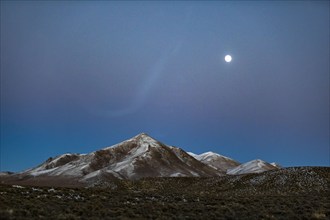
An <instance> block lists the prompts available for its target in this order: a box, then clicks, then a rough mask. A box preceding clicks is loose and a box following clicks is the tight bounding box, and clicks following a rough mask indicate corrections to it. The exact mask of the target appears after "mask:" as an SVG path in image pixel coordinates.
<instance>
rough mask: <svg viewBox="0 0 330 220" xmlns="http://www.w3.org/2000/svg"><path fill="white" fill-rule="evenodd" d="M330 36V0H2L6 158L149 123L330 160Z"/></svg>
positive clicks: (27, 156)
mask: <svg viewBox="0 0 330 220" xmlns="http://www.w3.org/2000/svg"><path fill="white" fill-rule="evenodd" d="M329 37H330V36H329V2H327V1H323V2H314V1H293V2H271V1H261V2H252V1H249V2H227V1H222V2H214V1H211V2H196V1H193V2H149V1H147V2H116V1H114V2H107V1H101V2H93V1H84V2H80V1H73V2H65V1H60V2H52V1H46V2H39V1H37V2H28V1H21V2H19V1H14V2H6V1H1V163H0V164H1V166H0V170H1V171H5V170H10V171H21V170H24V169H27V168H30V167H33V166H36V165H38V164H40V163H41V162H43V161H44V160H46V159H47V158H48V157H50V156H56V155H59V154H63V153H67V152H72V153H88V152H91V151H94V150H97V149H100V148H103V147H106V146H110V145H113V144H116V143H118V142H120V141H123V140H125V139H128V138H131V137H132V136H135V135H136V134H138V133H141V132H146V133H148V134H149V135H151V136H152V137H154V138H156V139H158V140H160V141H162V142H164V143H166V144H169V145H175V146H179V147H181V148H183V149H184V150H186V151H192V152H194V153H203V152H205V151H214V152H217V153H219V154H222V155H225V156H229V157H231V158H233V159H236V160H238V161H240V162H247V161H249V160H252V159H257V158H260V159H263V160H266V161H269V162H273V161H276V162H278V163H279V164H281V165H283V166H301V165H308V166H309V165H312V166H329V165H330V162H329V160H330V159H329V158H330V152H329V60H330V59H329ZM226 54H231V55H232V57H233V61H232V62H231V63H226V62H225V61H224V56H225V55H226Z"/></svg>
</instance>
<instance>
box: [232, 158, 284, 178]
mask: <svg viewBox="0 0 330 220" xmlns="http://www.w3.org/2000/svg"><path fill="white" fill-rule="evenodd" d="M276 169H278V167H276V166H273V165H271V164H270V163H267V162H265V161H263V160H259V159H257V160H251V161H249V162H246V163H244V164H241V165H239V166H237V167H235V168H232V169H229V170H228V171H227V174H229V175H238V174H246V173H261V172H264V171H269V170H276Z"/></svg>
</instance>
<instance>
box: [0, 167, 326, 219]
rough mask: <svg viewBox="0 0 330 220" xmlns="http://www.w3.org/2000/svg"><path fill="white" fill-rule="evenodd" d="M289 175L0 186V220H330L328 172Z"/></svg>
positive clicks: (312, 170) (293, 173) (311, 170)
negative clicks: (84, 184) (58, 185)
mask: <svg viewBox="0 0 330 220" xmlns="http://www.w3.org/2000/svg"><path fill="white" fill-rule="evenodd" d="M293 171H294V170H293ZM293 171H292V170H291V171H290V172H288V171H285V172H284V171H283V172H282V173H281V172H269V173H267V174H250V175H243V176H232V177H214V178H193V177H189V178H184V177H173V178H146V179H141V180H137V181H130V180H120V181H118V182H115V183H113V184H109V185H106V184H105V185H104V184H103V185H102V184H101V185H99V186H94V187H88V188H86V187H80V188H64V187H41V186H39V187H37V186H19V185H0V218H1V219H132V218H134V219H136V218H138V219H330V199H329V195H330V194H329V189H328V185H329V168H318V169H314V168H311V169H305V170H304V171H303V172H302V171H294V172H293ZM283 173H285V174H283ZM288 173H290V175H289V174H288ZM297 173H299V175H298V174H297ZM298 177H299V178H298ZM302 180H304V181H302Z"/></svg>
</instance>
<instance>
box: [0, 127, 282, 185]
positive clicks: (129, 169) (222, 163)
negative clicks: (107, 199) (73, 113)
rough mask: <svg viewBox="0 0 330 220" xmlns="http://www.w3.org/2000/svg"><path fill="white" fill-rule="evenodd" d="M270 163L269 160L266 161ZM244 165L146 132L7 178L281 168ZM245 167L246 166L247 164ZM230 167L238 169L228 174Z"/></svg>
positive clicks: (90, 179)
mask: <svg viewBox="0 0 330 220" xmlns="http://www.w3.org/2000/svg"><path fill="white" fill-rule="evenodd" d="M265 164H266V162H265ZM240 165H241V164H240V163H239V162H237V161H235V160H233V159H231V158H228V157H225V156H222V155H220V154H217V153H213V152H206V153H203V154H200V155H196V154H193V153H187V152H186V151H184V150H183V149H181V148H179V147H175V146H169V145H166V144H164V143H162V142H160V141H158V140H156V139H154V138H152V137H151V136H149V135H148V134H146V133H140V134H138V135H136V136H134V137H132V138H130V139H127V140H124V141H122V142H120V143H118V144H115V145H111V146H107V147H104V148H102V149H100V150H96V151H93V152H90V153H88V154H71V153H66V154H62V155H58V156H56V157H54V158H53V157H50V158H49V159H47V160H46V161H45V162H43V163H42V164H40V165H38V166H36V167H34V168H30V169H27V170H24V171H22V172H19V173H15V174H12V175H2V176H3V178H2V179H5V177H8V178H7V179H10V178H12V179H15V178H16V179H20V180H22V179H23V180H29V181H32V180H31V179H34V180H40V181H41V180H45V181H47V178H48V179H54V178H58V179H61V178H62V179H63V181H67V179H69V180H70V181H76V182H79V184H86V185H95V184H98V183H100V182H111V181H115V180H116V179H132V180H134V179H141V178H144V177H215V176H224V175H227V174H232V175H236V174H244V173H248V172H252V173H253V172H263V171H266V170H272V169H277V167H275V166H272V165H270V164H269V163H267V169H265V168H263V167H254V168H252V169H251V167H249V168H250V169H249V170H248V171H241V170H240V171H239V172H234V171H235V170H234V169H235V168H237V167H239V166H240ZM243 168H244V167H243ZM228 170H234V171H232V172H230V173H228V172H227V171H228Z"/></svg>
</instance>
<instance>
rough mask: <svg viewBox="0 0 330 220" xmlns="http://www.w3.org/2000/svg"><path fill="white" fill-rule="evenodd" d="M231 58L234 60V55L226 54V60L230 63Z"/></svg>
mask: <svg viewBox="0 0 330 220" xmlns="http://www.w3.org/2000/svg"><path fill="white" fill-rule="evenodd" d="M231 60H232V57H231V56H230V55H226V56H225V61H226V62H227V63H230V62H231Z"/></svg>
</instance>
